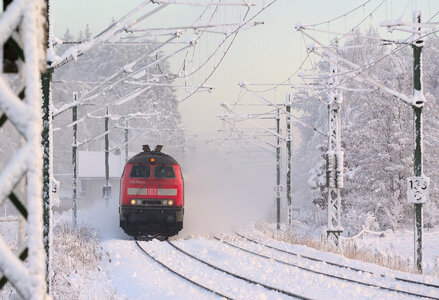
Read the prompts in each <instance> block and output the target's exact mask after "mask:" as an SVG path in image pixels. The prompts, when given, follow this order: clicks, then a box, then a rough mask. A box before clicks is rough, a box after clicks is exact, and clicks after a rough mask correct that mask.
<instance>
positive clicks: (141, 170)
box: [130, 166, 151, 178]
mask: <svg viewBox="0 0 439 300" xmlns="http://www.w3.org/2000/svg"><path fill="white" fill-rule="evenodd" d="M149 176H151V167H150V166H133V167H132V168H131V173H130V177H133V178H148V177H149Z"/></svg>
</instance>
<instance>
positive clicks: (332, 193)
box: [326, 64, 343, 246]
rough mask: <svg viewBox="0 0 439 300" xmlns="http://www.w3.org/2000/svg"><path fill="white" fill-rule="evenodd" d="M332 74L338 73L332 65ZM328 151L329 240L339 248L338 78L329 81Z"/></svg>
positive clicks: (339, 154)
mask: <svg viewBox="0 0 439 300" xmlns="http://www.w3.org/2000/svg"><path fill="white" fill-rule="evenodd" d="M330 68H331V69H330V72H331V73H332V74H334V75H336V73H337V69H336V67H335V66H334V65H333V64H331V66H330ZM327 84H328V88H330V92H329V94H328V130H329V132H328V151H327V152H326V186H327V191H328V227H327V230H326V233H327V239H328V241H329V242H331V243H332V244H333V245H335V246H339V237H340V234H341V233H342V232H343V227H342V226H341V189H342V188H343V151H341V133H340V126H341V124H340V110H341V107H342V101H343V97H342V94H341V93H340V91H339V90H337V89H335V90H334V89H333V87H334V86H337V77H336V76H333V77H331V78H330V79H329V80H328V83H327Z"/></svg>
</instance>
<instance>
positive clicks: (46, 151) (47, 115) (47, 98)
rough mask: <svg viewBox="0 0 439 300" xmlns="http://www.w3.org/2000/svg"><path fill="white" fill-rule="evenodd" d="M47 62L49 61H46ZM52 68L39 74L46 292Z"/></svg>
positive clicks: (50, 178)
mask: <svg viewBox="0 0 439 300" xmlns="http://www.w3.org/2000/svg"><path fill="white" fill-rule="evenodd" d="M49 2H50V1H49V0H46V12H47V14H46V24H47V28H46V35H47V39H46V47H47V48H49V43H50V40H49V37H50V18H49V13H50V10H49V9H50V3H49ZM47 63H48V64H49V63H50V62H47ZM52 73H53V69H51V68H47V70H46V72H45V73H43V74H41V85H42V92H43V107H42V111H43V132H42V136H41V137H42V141H41V143H42V147H43V224H44V229H43V241H44V249H45V251H46V288H47V293H48V294H50V293H51V280H50V278H51V273H52V270H51V266H50V259H51V244H52V234H51V233H52V224H51V222H52V220H51V216H52V212H51V209H52V207H51V192H52V191H51V187H52V164H53V162H52V158H53V157H52V151H51V150H52V149H51V147H52V145H51V142H52V134H53V132H52V96H51V86H50V85H51V82H52Z"/></svg>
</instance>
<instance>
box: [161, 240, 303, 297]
mask: <svg viewBox="0 0 439 300" xmlns="http://www.w3.org/2000/svg"><path fill="white" fill-rule="evenodd" d="M167 243H168V244H169V245H171V246H172V247H174V249H176V250H177V251H180V252H181V253H184V254H186V255H187V256H189V257H190V258H192V259H194V260H196V261H198V262H201V263H203V264H205V265H207V266H209V267H211V268H213V269H215V270H217V271H221V272H223V273H225V274H227V275H230V276H233V277H235V278H238V279H241V280H243V281H246V282H248V283H251V284H256V285H260V286H262V287H264V288H266V289H268V290H272V291H275V292H278V293H282V294H284V295H287V296H290V297H294V298H298V299H311V298H308V297H304V296H302V295H299V294H295V293H292V292H288V291H285V290H281V289H278V288H275V287H272V286H269V285H266V284H263V283H260V282H257V281H254V280H251V279H248V278H245V277H243V276H240V275H238V274H235V273H232V272H229V271H227V270H224V269H221V268H219V267H217V266H215V265H213V264H211V263H208V262H206V261H204V260H202V259H200V258H198V257H196V256H194V255H192V254H190V253H189V252H186V251H185V250H183V249H181V248H179V247H178V246H176V245H174V244H173V243H171V242H169V241H167Z"/></svg>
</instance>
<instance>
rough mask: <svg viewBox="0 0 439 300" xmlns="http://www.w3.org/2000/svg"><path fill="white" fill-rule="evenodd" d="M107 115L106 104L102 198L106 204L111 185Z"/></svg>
mask: <svg viewBox="0 0 439 300" xmlns="http://www.w3.org/2000/svg"><path fill="white" fill-rule="evenodd" d="M108 116H109V107H108V106H107V109H106V111H105V186H104V189H103V194H104V199H105V201H106V204H107V205H108V201H109V199H110V194H111V187H110V166H109V163H108V157H109V154H110V152H109V148H110V141H109V137H108V119H109V118H108Z"/></svg>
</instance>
